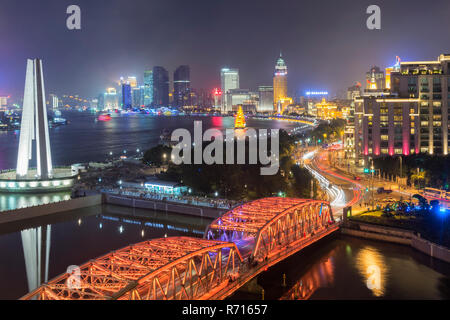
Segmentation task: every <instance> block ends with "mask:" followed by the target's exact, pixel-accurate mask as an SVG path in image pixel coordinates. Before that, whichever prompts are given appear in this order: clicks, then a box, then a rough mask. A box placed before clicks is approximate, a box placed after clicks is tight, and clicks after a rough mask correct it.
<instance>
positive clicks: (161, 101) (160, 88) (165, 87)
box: [153, 66, 169, 107]
mask: <svg viewBox="0 0 450 320" xmlns="http://www.w3.org/2000/svg"><path fill="white" fill-rule="evenodd" d="M153 105H154V106H164V107H167V106H168V105H169V73H168V72H167V70H166V69H164V68H163V67H159V66H156V67H154V68H153Z"/></svg>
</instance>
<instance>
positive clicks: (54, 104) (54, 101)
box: [50, 94, 59, 110]
mask: <svg viewBox="0 0 450 320" xmlns="http://www.w3.org/2000/svg"><path fill="white" fill-rule="evenodd" d="M50 105H51V106H52V109H54V110H56V109H58V107H59V98H58V96H57V95H55V94H51V95H50Z"/></svg>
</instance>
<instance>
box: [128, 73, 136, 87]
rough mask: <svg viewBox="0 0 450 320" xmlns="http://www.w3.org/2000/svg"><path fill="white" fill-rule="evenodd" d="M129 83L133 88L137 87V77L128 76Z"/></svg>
mask: <svg viewBox="0 0 450 320" xmlns="http://www.w3.org/2000/svg"><path fill="white" fill-rule="evenodd" d="M127 83H128V84H129V85H130V87H131V88H136V87H137V79H136V77H132V76H128V79H127Z"/></svg>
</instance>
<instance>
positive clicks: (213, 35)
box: [0, 0, 450, 98]
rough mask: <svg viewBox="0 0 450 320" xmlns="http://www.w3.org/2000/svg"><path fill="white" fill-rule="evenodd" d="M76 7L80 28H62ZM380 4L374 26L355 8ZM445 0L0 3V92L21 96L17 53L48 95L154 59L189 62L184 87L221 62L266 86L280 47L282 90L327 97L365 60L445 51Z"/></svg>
mask: <svg viewBox="0 0 450 320" xmlns="http://www.w3.org/2000/svg"><path fill="white" fill-rule="evenodd" d="M71 4H77V5H79V6H80V7H81V11H82V12H81V14H82V30H81V31H69V30H68V29H67V28H66V19H67V16H68V15H67V14H66V8H67V7H68V6H69V5H71ZM371 4H377V5H379V6H380V7H381V17H382V24H381V28H382V29H381V30H379V31H377V30H375V31H371V30H368V29H367V28H366V19H367V17H368V15H367V14H366V8H367V7H368V6H369V5H371ZM449 13H450V1H448V0H431V1H424V0H389V1H365V0H339V1H336V0H329V1H326V0H313V1H302V0H273V1H272V0H270V1H269V0H189V1H188V0H84V1H80V0H72V1H65V0H1V1H0V41H1V45H0V94H2V95H4V94H10V95H13V96H17V95H19V96H20V95H22V92H23V85H24V81H25V80H24V79H25V67H26V61H25V59H26V58H29V57H40V58H42V59H44V72H45V80H46V91H47V93H56V94H59V95H62V94H66V93H69V94H79V95H81V96H83V97H87V98H92V97H95V96H97V95H98V94H99V93H100V92H103V91H104V89H105V88H106V87H107V86H110V85H111V84H112V83H113V81H115V80H117V79H118V78H119V77H120V76H128V75H135V76H137V77H138V80H139V81H141V80H142V75H143V71H144V69H146V68H152V67H153V66H154V65H161V66H164V67H166V68H167V69H168V70H169V74H170V79H171V80H172V76H173V71H174V70H175V68H176V67H177V66H178V65H181V64H188V65H190V67H191V81H192V87H193V88H206V89H210V88H211V89H212V88H214V87H216V86H220V79H219V71H220V68H222V67H224V66H229V67H235V68H239V70H240V82H241V88H250V89H254V88H256V87H257V86H258V85H271V84H272V76H273V70H274V65H275V61H276V59H277V57H278V55H279V53H280V50H281V51H282V53H283V57H284V58H285V61H286V63H287V66H288V69H289V82H288V86H289V93H290V94H291V95H293V94H294V92H300V91H303V92H304V91H305V90H308V89H315V90H328V91H330V92H331V93H337V92H338V91H340V92H341V93H342V92H343V90H346V88H347V87H348V86H350V85H352V84H354V82H355V81H362V80H363V79H364V74H365V72H366V71H367V70H368V69H369V67H370V66H371V65H379V66H380V67H383V68H384V67H387V66H390V65H392V64H394V62H395V56H396V55H398V56H400V57H401V58H402V60H405V61H406V60H425V59H436V57H437V56H438V55H439V54H441V53H449V52H450V32H449V30H450V19H449V18H448V17H449Z"/></svg>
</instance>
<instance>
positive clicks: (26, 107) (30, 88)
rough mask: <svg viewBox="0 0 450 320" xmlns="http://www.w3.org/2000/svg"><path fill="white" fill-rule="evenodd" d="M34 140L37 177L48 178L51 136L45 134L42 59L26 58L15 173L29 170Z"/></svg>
mask: <svg viewBox="0 0 450 320" xmlns="http://www.w3.org/2000/svg"><path fill="white" fill-rule="evenodd" d="M33 140H36V162H37V177H38V178H40V179H47V178H51V177H52V175H53V168H52V156H51V153H50V139H49V135H48V120H47V108H46V105H45V88H44V75H43V71H42V60H40V59H34V60H31V59H28V62H27V73H26V78H25V93H24V98H23V108H22V124H21V126H20V140H19V153H18V156H17V171H16V174H17V177H18V178H21V177H25V176H26V175H27V173H28V166H29V160H31V158H32V150H33V144H32V142H33Z"/></svg>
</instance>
